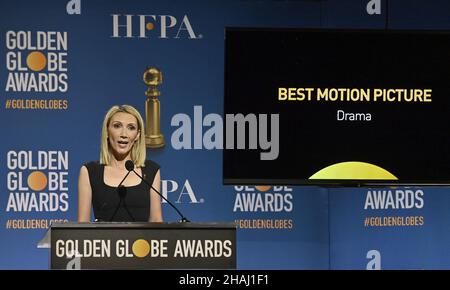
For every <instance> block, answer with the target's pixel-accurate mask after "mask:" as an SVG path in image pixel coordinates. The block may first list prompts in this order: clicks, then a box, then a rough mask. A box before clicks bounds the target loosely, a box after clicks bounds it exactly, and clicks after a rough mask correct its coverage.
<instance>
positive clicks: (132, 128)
mask: <svg viewBox="0 0 450 290" xmlns="http://www.w3.org/2000/svg"><path fill="white" fill-rule="evenodd" d="M128 129H129V130H132V131H133V130H136V127H135V126H128Z"/></svg>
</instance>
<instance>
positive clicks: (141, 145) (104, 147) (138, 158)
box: [100, 105, 146, 167]
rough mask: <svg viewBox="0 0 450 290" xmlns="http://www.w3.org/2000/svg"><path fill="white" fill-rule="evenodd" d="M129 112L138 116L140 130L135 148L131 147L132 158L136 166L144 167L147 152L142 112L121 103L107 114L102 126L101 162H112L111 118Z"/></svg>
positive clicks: (106, 163)
mask: <svg viewBox="0 0 450 290" xmlns="http://www.w3.org/2000/svg"><path fill="white" fill-rule="evenodd" d="M119 112H122V113H128V114H131V115H133V116H134V117H136V120H137V122H138V124H137V125H138V132H139V133H140V134H139V138H138V139H137V140H136V142H135V143H134V145H133V148H131V160H132V161H133V162H134V164H135V166H136V167H144V166H145V154H146V148H145V133H144V121H143V120H142V117H141V114H139V111H138V110H136V109H135V108H134V107H132V106H130V105H120V106H117V105H116V106H113V107H111V109H109V111H108V112H107V113H106V115H105V119H104V120H103V126H102V140H101V147H100V164H105V165H109V164H110V162H111V154H112V152H111V147H110V145H109V142H108V127H109V123H110V121H111V118H112V117H113V116H114V115H115V114H116V113H119Z"/></svg>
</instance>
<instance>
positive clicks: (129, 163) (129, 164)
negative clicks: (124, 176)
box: [125, 160, 190, 223]
mask: <svg viewBox="0 0 450 290" xmlns="http://www.w3.org/2000/svg"><path fill="white" fill-rule="evenodd" d="M125 168H126V169H127V170H128V172H131V171H133V172H134V174H136V175H137V176H139V178H140V179H142V181H144V182H145V184H147V185H148V186H149V187H150V188H151V189H153V190H154V191H155V192H156V193H157V194H158V195H159V196H160V197H162V198H163V199H164V200H165V201H167V203H168V204H170V206H171V207H172V208H173V209H175V211H176V212H177V213H178V215H179V216H180V217H181V220H180V222H181V223H186V222H190V221H189V220H188V219H187V218H186V217H185V216H184V215H183V214H182V213H181V212H180V211H179V210H178V208H177V207H176V206H175V205H173V203H171V202H170V200H168V199H167V198H165V197H164V196H163V195H162V194H161V193H160V192H159V191H157V190H156V189H155V188H154V187H153V186H152V185H151V184H150V183H149V182H148V181H147V180H146V179H145V178H143V177H142V176H140V175H139V174H138V173H137V172H136V171H135V170H134V163H133V161H131V160H127V161H126V162H125Z"/></svg>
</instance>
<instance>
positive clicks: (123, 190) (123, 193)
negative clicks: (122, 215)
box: [109, 160, 135, 222]
mask: <svg viewBox="0 0 450 290" xmlns="http://www.w3.org/2000/svg"><path fill="white" fill-rule="evenodd" d="M129 161H131V160H129ZM127 162H128V161H127ZM127 162H125V168H126V169H127V170H128V172H127V174H126V175H125V177H124V178H123V179H122V181H120V183H119V185H118V186H117V194H118V195H119V198H120V200H119V203H118V204H117V207H116V209H115V210H114V213H113V215H112V216H111V218H110V219H109V221H110V222H112V220H113V219H114V217H115V216H116V213H117V211H118V210H119V208H120V204H121V203H122V201H123V205H124V207H125V209H126V211H127V212H128V214H129V215H130V217H131V219H132V220H133V221H135V219H134V217H133V216H132V215H131V213H130V211H129V210H128V207H127V206H126V204H125V196H126V195H127V188H126V187H125V186H123V185H122V183H123V182H124V181H125V179H127V177H128V175H129V174H130V172H131V171H130V169H129V165H128V167H127ZM131 162H133V161H131Z"/></svg>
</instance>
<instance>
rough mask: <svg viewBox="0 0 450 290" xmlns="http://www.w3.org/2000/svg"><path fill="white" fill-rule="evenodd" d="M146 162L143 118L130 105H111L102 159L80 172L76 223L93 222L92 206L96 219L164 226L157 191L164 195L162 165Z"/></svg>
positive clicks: (104, 126)
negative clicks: (161, 181) (160, 166)
mask: <svg viewBox="0 0 450 290" xmlns="http://www.w3.org/2000/svg"><path fill="white" fill-rule="evenodd" d="M145 158H146V147H145V134H144V122H143V120H142V117H141V115H140V114H139V112H138V111H137V110H136V109H135V108H134V107H132V106H129V105H120V106H117V105H116V106H113V107H111V108H110V109H109V110H108V112H107V113H106V115H105V118H104V120H103V126H102V135H101V144H100V160H99V161H91V162H88V163H85V164H84V165H83V166H81V169H80V174H79V178H78V222H90V221H91V208H93V211H94V216H95V220H96V221H104V222H109V221H115V222H134V221H137V222H145V221H149V222H162V211H161V199H160V196H159V195H158V194H157V193H156V192H155V190H154V189H156V190H157V191H158V192H159V191H160V180H161V177H160V169H159V165H158V164H157V163H155V162H153V161H150V160H146V159H145ZM139 175H140V176H141V177H142V178H143V179H145V181H146V182H144V180H142V179H141V177H140V176H139ZM147 183H148V184H150V185H152V187H153V188H154V189H150V188H149V185H147Z"/></svg>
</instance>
